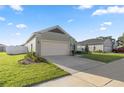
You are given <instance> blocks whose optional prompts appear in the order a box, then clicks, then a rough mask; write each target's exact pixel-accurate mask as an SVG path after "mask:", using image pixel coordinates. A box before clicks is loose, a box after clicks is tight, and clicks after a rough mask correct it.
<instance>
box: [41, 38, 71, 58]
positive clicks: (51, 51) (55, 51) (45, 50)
mask: <svg viewBox="0 0 124 93" xmlns="http://www.w3.org/2000/svg"><path fill="white" fill-rule="evenodd" d="M41 55H42V56H50V55H69V42H68V41H52V40H44V41H41Z"/></svg>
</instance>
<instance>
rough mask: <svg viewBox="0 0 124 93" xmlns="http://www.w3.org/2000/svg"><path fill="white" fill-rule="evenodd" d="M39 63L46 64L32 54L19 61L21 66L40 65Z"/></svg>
mask: <svg viewBox="0 0 124 93" xmlns="http://www.w3.org/2000/svg"><path fill="white" fill-rule="evenodd" d="M40 62H46V63H48V62H47V60H46V59H44V58H42V57H38V56H36V54H35V53H34V52H29V53H27V54H26V56H25V57H24V59H22V60H19V63H21V64H31V63H40Z"/></svg>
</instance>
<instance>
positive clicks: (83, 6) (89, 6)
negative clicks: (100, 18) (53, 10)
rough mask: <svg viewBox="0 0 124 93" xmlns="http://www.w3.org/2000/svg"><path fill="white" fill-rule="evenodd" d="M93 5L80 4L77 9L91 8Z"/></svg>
mask: <svg viewBox="0 0 124 93" xmlns="http://www.w3.org/2000/svg"><path fill="white" fill-rule="evenodd" d="M92 7H93V5H80V6H78V7H77V9H81V10H83V9H91V8H92Z"/></svg>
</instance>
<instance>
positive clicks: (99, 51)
mask: <svg viewBox="0 0 124 93" xmlns="http://www.w3.org/2000/svg"><path fill="white" fill-rule="evenodd" d="M95 52H96V53H104V52H103V51H102V50H97V51H95Z"/></svg>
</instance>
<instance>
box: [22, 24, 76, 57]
mask: <svg viewBox="0 0 124 93" xmlns="http://www.w3.org/2000/svg"><path fill="white" fill-rule="evenodd" d="M24 46H27V47H28V51H29V52H31V51H33V52H36V54H37V55H38V56H51V55H70V54H71V53H72V52H71V51H72V50H75V49H76V40H75V39H74V38H73V37H72V36H70V35H69V34H68V33H67V32H66V31H65V30H63V29H62V28H61V27H60V26H58V25H57V26H53V27H50V28H46V29H43V30H41V31H38V32H34V33H33V34H32V36H31V37H30V38H29V39H28V40H27V41H26V43H24Z"/></svg>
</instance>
